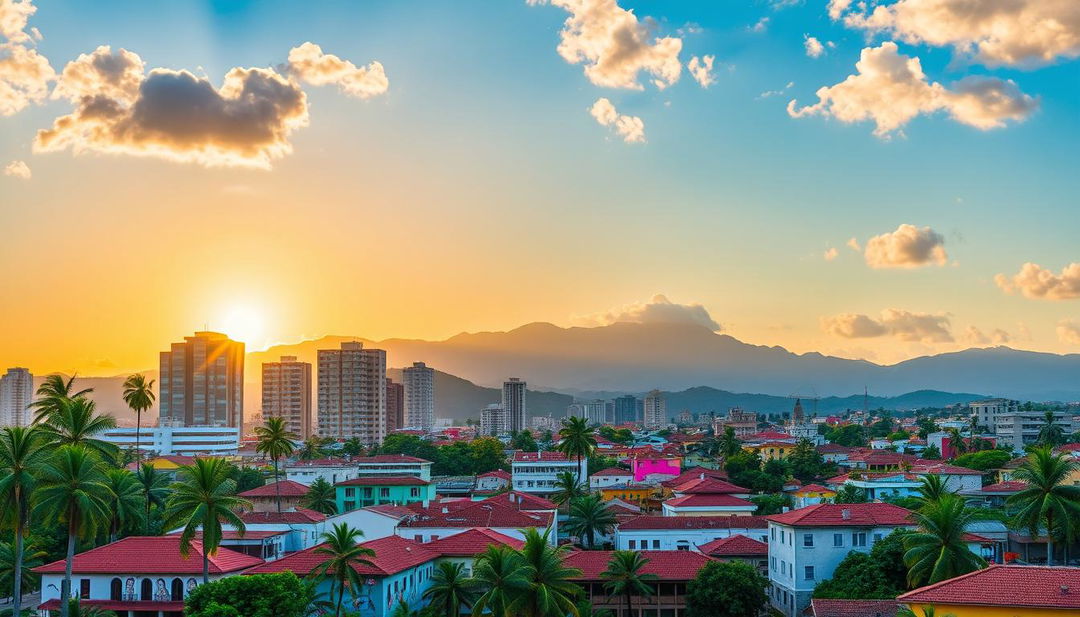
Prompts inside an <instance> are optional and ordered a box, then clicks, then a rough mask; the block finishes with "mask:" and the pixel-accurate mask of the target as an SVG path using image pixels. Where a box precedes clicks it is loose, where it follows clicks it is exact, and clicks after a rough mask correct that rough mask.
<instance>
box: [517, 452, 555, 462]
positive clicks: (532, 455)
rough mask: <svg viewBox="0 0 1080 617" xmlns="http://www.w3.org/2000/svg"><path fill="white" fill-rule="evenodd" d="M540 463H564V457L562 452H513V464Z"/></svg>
mask: <svg viewBox="0 0 1080 617" xmlns="http://www.w3.org/2000/svg"><path fill="white" fill-rule="evenodd" d="M540 461H550V462H552V463H558V462H566V461H567V458H566V455H565V454H563V453H562V452H557V451H554V450H550V451H546V452H522V451H520V450H518V451H517V452H514V462H515V463H536V462H540Z"/></svg>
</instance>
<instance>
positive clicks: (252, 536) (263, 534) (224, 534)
mask: <svg viewBox="0 0 1080 617" xmlns="http://www.w3.org/2000/svg"><path fill="white" fill-rule="evenodd" d="M181 533H183V532H180V531H174V532H173V533H170V534H169V535H170V536H179V535H180V534H181ZM287 533H289V532H288V531H285V530H284V529H282V530H267V531H263V530H258V531H253V530H247V531H245V532H244V535H240V532H239V531H234V530H230V529H224V530H222V531H221V538H222V539H223V540H263V539H266V538H272V537H274V536H280V535H284V534H287ZM195 539H196V540H201V539H202V532H201V531H196V532H195Z"/></svg>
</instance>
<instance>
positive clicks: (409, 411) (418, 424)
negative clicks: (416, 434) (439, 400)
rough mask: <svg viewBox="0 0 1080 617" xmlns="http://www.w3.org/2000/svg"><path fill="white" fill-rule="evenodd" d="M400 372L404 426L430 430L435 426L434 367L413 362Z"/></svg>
mask: <svg viewBox="0 0 1080 617" xmlns="http://www.w3.org/2000/svg"><path fill="white" fill-rule="evenodd" d="M401 374H402V383H404V384H405V426H407V427H409V428H418V429H421V430H424V431H430V430H431V427H433V426H435V369H433V368H431V367H429V366H428V365H426V364H424V363H423V362H413V365H412V366H409V367H406V368H405V369H403V370H402V371H401Z"/></svg>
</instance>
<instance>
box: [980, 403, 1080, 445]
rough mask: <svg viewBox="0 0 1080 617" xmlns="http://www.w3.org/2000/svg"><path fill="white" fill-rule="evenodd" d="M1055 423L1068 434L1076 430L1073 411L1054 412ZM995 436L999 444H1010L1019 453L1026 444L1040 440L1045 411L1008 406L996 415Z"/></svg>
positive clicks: (994, 420) (1044, 423) (1044, 421)
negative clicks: (1023, 409) (1024, 409)
mask: <svg viewBox="0 0 1080 617" xmlns="http://www.w3.org/2000/svg"><path fill="white" fill-rule="evenodd" d="M1053 414H1054V424H1056V425H1057V426H1060V427H1061V430H1062V431H1064V433H1065V435H1066V436H1069V435H1072V434H1073V433H1074V432H1076V429H1077V425H1076V424H1075V423H1074V422H1073V415H1072V413H1071V412H1069V411H1067V410H1064V409H1061V410H1056V411H1054V412H1053ZM993 422H994V425H993V426H994V428H993V432H994V437H995V438H996V442H997V444H998V445H999V446H1009V447H1011V448H1012V450H1013V452H1014V453H1016V454H1019V453H1021V452H1023V451H1024V446H1027V445H1030V444H1033V443H1035V442H1036V441H1038V440H1039V431H1041V430H1042V428H1043V427H1044V426H1046V412H1045V411H1034V410H1029V411H1022V410H1021V409H1020V408H1019V407H1011V408H1007V409H1006V410H1005V411H1002V412H999V413H997V414H996V415H995V416H994V419H993Z"/></svg>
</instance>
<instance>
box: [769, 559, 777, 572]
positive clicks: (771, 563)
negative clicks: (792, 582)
mask: <svg viewBox="0 0 1080 617" xmlns="http://www.w3.org/2000/svg"><path fill="white" fill-rule="evenodd" d="M769 568H770V569H772V570H776V557H769Z"/></svg>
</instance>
